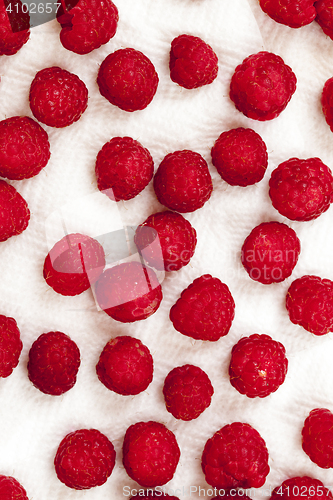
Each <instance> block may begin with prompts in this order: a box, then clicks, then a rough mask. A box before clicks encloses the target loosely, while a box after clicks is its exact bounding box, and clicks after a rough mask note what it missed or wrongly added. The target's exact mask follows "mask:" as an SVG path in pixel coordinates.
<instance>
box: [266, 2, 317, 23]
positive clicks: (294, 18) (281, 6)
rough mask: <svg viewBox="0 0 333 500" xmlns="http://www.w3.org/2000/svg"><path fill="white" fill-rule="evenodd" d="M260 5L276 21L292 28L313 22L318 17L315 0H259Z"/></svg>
mask: <svg viewBox="0 0 333 500" xmlns="http://www.w3.org/2000/svg"><path fill="white" fill-rule="evenodd" d="M259 1H260V7H261V8H262V10H263V11H264V12H266V14H268V15H269V17H271V18H272V19H274V21H276V22H277V23H280V24H285V25H286V26H289V27H290V28H300V27H301V26H305V25H306V24H310V23H312V21H313V20H314V18H315V17H316V9H315V8H314V6H313V4H314V0H259Z"/></svg>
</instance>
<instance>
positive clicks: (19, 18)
mask: <svg viewBox="0 0 333 500" xmlns="http://www.w3.org/2000/svg"><path fill="white" fill-rule="evenodd" d="M7 8H8V10H7ZM10 10H11V12H10ZM29 26H30V16H29V12H26V13H23V12H22V2H21V1H20V0H17V1H15V4H14V3H10V2H8V1H6V2H5V1H4V0H2V1H0V56H3V55H6V56H12V55H14V54H16V53H17V52H18V51H19V50H20V49H21V48H22V47H23V45H24V44H25V43H27V41H28V40H29V36H30V31H29Z"/></svg>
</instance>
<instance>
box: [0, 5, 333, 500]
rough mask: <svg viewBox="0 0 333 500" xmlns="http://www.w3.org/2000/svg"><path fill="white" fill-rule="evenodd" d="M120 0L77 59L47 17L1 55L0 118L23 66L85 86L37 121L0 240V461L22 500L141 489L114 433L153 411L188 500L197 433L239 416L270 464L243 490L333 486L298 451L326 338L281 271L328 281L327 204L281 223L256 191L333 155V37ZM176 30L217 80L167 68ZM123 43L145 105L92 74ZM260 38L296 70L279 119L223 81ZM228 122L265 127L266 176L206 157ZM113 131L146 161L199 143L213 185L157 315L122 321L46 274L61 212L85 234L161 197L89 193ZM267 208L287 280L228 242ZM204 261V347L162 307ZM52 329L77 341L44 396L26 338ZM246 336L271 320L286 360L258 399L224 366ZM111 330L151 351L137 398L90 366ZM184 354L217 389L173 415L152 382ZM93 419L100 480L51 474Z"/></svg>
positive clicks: (332, 366)
mask: <svg viewBox="0 0 333 500" xmlns="http://www.w3.org/2000/svg"><path fill="white" fill-rule="evenodd" d="M116 5H117V7H118V9H119V15H120V21H119V27H118V31H117V33H116V36H115V37H114V38H113V39H112V40H111V41H110V42H109V43H108V44H107V45H105V46H103V47H101V48H100V49H98V50H96V51H94V52H92V53H91V54H88V55H85V56H80V55H77V54H74V53H71V52H69V51H67V50H65V49H64V48H63V47H62V45H61V44H60V41H59V31H60V29H59V25H58V23H57V22H56V21H52V22H50V23H47V24H45V25H42V26H39V27H37V28H34V29H33V30H32V33H31V38H30V40H29V42H28V43H27V44H26V45H25V46H24V47H23V48H22V49H21V50H20V51H19V53H18V54H16V55H14V56H11V57H6V56H3V57H2V58H1V60H0V73H1V83H0V119H4V118H7V117H10V116H15V115H28V116H32V115H31V112H30V108H29V103H28V93H29V87H30V83H31V81H32V79H33V77H34V75H35V73H36V72H37V71H38V70H40V69H42V68H44V67H48V66H52V65H59V66H61V67H63V68H65V69H67V70H69V71H71V72H73V73H76V74H77V75H78V76H79V77H80V78H81V79H82V80H83V81H84V82H85V83H86V85H87V87H88V90H89V105H88V108H87V111H86V112H85V113H84V115H83V116H82V118H81V119H80V120H79V122H77V123H76V124H73V125H72V126H70V127H68V128H66V129H59V130H57V129H52V128H49V127H45V128H46V130H47V132H48V133H49V138H50V143H51V153H52V154H51V159H50V162H49V164H48V165H47V167H46V168H45V169H44V170H43V171H42V172H41V173H40V174H39V175H38V176H37V177H35V178H33V179H30V180H25V181H20V182H18V181H17V182H12V184H13V185H14V186H15V187H16V188H17V189H18V190H19V192H20V193H21V194H22V195H23V196H24V197H25V198H26V200H27V201H28V203H29V206H30V210H31V221H30V224H29V227H28V229H27V230H26V231H25V232H24V233H23V234H21V235H20V236H18V237H15V238H11V239H10V240H8V241H7V242H4V243H1V244H0V276H1V279H0V313H1V314H5V315H7V316H12V317H14V318H15V319H16V320H17V322H18V325H19V328H20V330H21V335H22V340H23V344H24V348H23V352H22V355H21V358H20V363H19V366H18V367H17V368H16V369H15V370H14V372H13V374H12V375H11V376H10V377H9V378H8V379H4V380H1V381H0V450H1V453H0V473H1V474H6V475H12V476H14V477H16V478H17V479H18V480H19V481H20V482H21V483H22V484H23V485H24V487H25V488H26V490H27V492H28V496H29V498H30V499H31V500H32V499H33V500H45V499H47V500H60V499H64V498H66V499H68V500H74V499H75V500H79V499H83V498H84V499H85V500H97V499H98V500H104V499H105V500H106V499H112V500H113V499H121V498H125V497H124V496H123V487H124V486H130V487H131V488H136V487H138V486H137V484H136V483H135V482H134V481H132V480H130V479H129V478H128V477H127V474H126V472H125V470H124V469H123V466H122V461H121V458H122V456H121V446H122V440H123V436H124V434H125V431H126V429H127V428H128V426H129V425H131V424H133V423H135V422H138V421H141V420H157V421H159V422H162V423H164V424H165V425H167V426H168V428H169V429H171V430H172V431H173V432H174V433H175V435H176V437H177V440H178V442H179V445H180V448H181V459H180V463H179V466H178V468H177V471H176V474H175V476H174V479H173V480H172V481H171V482H170V483H169V484H168V485H167V487H166V489H167V490H168V489H171V488H174V489H176V488H183V487H184V493H183V494H178V496H179V497H180V499H181V500H185V499H186V498H189V495H190V492H189V487H190V486H193V487H195V486H196V487H199V486H200V487H201V488H203V489H204V490H202V491H201V494H200V496H199V493H196V494H195V493H192V498H195V499H197V498H202V497H203V496H204V491H205V492H207V489H208V485H207V484H206V482H205V480H204V476H203V473H202V471H201V467H200V458H201V453H202V450H203V447H204V445H205V442H206V440H207V439H208V438H209V437H211V436H212V434H213V433H214V432H215V431H217V430H218V429H219V428H221V427H222V426H223V425H225V424H228V423H231V422H233V421H242V422H248V423H250V424H251V425H253V426H254V427H255V428H256V429H257V430H258V431H259V432H260V434H261V435H262V437H263V438H264V439H265V441H266V443H267V447H268V450H269V454H270V467H271V472H270V474H269V476H268V477H267V481H266V485H265V487H264V488H263V489H262V490H260V491H258V490H257V491H255V490H253V495H254V496H255V497H256V498H263V499H266V498H269V494H268V493H269V492H268V491H267V489H269V488H274V487H275V486H277V485H278V484H280V483H281V482H282V481H283V480H284V479H286V478H287V477H292V476H296V475H304V474H307V475H310V476H312V477H316V478H318V479H320V480H322V481H323V482H324V483H325V484H326V485H327V486H329V485H332V488H333V472H332V471H330V470H323V469H320V468H319V467H317V466H316V465H315V464H313V463H312V462H311V461H310V459H309V458H308V457H307V456H306V455H305V453H304V452H303V451H302V448H301V436H300V433H301V429H302V426H303V421H304V419H305V417H306V416H307V415H308V413H309V411H310V410H311V409H313V408H315V407H326V408H330V409H331V410H333V389H332V385H333V363H332V356H333V344H332V337H331V334H329V335H327V336H325V337H322V338H320V337H315V336H313V335H311V334H310V333H308V332H306V331H305V330H303V329H302V328H301V327H298V326H295V325H293V324H292V323H291V322H290V321H289V318H288V315H287V312H286V310H285V307H284V297H285V294H286V291H287V288H288V287H289V285H290V284H291V282H292V281H293V279H295V278H297V277H301V276H303V275H304V274H317V275H319V276H321V277H325V278H329V279H333V260H332V243H333V209H332V208H331V209H330V210H329V211H328V212H326V213H325V214H323V215H322V216H321V217H320V218H319V219H317V220H315V221H312V222H306V223H302V222H299V223H298V222H294V223H291V222H289V221H287V220H286V219H284V218H283V217H281V216H280V215H279V214H278V213H277V212H276V211H275V209H274V208H273V207H272V205H271V203H270V199H269V197H268V180H269V176H270V172H271V171H272V170H273V169H274V168H275V167H276V166H277V165H278V164H279V163H280V162H281V161H284V160H287V159H289V158H290V157H292V156H298V157H300V158H309V157H313V156H318V157H320V158H321V159H322V161H323V162H324V163H326V164H327V165H329V166H330V167H331V168H333V135H332V133H331V131H330V130H329V127H328V126H327V124H326V122H325V120H324V117H323V115H322V112H321V107H320V94H321V90H322V87H323V85H324V83H325V81H326V80H327V79H328V78H330V77H331V76H333V42H332V40H330V39H329V38H328V37H326V36H325V35H324V34H323V32H322V31H321V29H320V28H319V26H318V25H317V24H316V23H312V24H311V25H310V26H306V27H303V28H301V29H298V30H292V29H290V28H288V27H286V26H282V25H278V24H276V23H275V22H274V21H272V20H271V19H270V18H268V17H267V16H266V15H265V14H264V13H263V12H262V11H261V10H260V8H259V6H258V5H257V0H248V1H247V0H233V1H232V2H229V1H227V0H168V1H166V0H154V1H152V0H136V1H135V2H134V0H117V1H116ZM182 33H189V34H193V35H196V36H200V37H202V38H203V39H204V40H205V41H206V42H208V43H209V44H210V45H211V46H212V47H213V48H214V50H215V51H216V53H217V55H218V58H219V74H218V78H217V79H216V80H215V82H214V83H213V84H211V85H209V86H207V87H204V88H201V89H197V90H194V91H190V90H185V89H182V88H180V87H179V86H177V85H176V84H174V83H173V82H172V81H171V80H170V78H169V72H168V53H169V48H170V43H171V41H172V39H173V38H174V37H176V36H177V35H179V34H182ZM124 47H133V48H135V49H138V50H141V51H142V52H144V53H145V54H146V55H147V56H148V57H149V58H150V59H151V61H152V62H153V63H154V65H155V67H156V70H157V72H158V74H159V77H160V83H159V87H158V91H157V94H156V96H155V98H154V100H153V101H152V103H151V104H150V105H149V106H148V107H147V108H146V109H145V110H143V111H139V112H134V113H131V114H130V113H126V112H124V111H121V110H119V109H118V108H116V107H114V106H112V105H111V104H109V103H108V101H106V100H105V99H104V98H103V97H102V96H101V95H100V94H99V91H98V87H97V85H96V82H95V81H96V75H97V71H98V68H99V65H100V64H101V62H102V61H103V59H104V58H105V57H106V56H107V55H108V54H109V53H111V52H113V51H114V50H116V49H118V48H124ZM263 49H265V50H269V51H273V52H275V53H277V54H279V55H281V56H282V57H283V58H284V60H285V62H286V63H287V64H289V65H290V66H291V67H292V69H293V70H294V72H295V73H296V75H297V79H298V86H297V91H296V93H295V94H294V96H293V98H292V100H291V102H290V103H289V105H288V107H287V109H286V110H285V111H284V112H283V113H282V114H281V116H280V117H279V118H277V119H275V120H273V121H271V122H266V123H259V122H256V121H253V120H250V119H247V118H246V117H244V116H243V115H242V114H241V113H239V112H238V111H237V110H236V109H235V108H234V106H233V104H232V102H231V101H230V100H229V97H228V89H229V82H230V78H231V75H232V73H233V71H234V68H235V67H236V65H238V64H239V63H240V62H241V61H242V60H243V59H244V58H245V57H246V56H248V55H250V54H252V53H255V52H258V51H260V50H263ZM237 126H245V127H252V128H253V129H254V130H255V131H257V132H258V133H259V134H261V136H262V137H263V139H264V140H265V142H266V144H267V148H268V152H269V168H268V171H267V174H266V175H265V178H264V179H263V181H262V182H260V183H259V184H257V185H255V186H252V187H247V188H240V187H232V186H229V185H227V184H226V183H224V182H223V181H222V180H221V179H220V178H219V176H218V175H217V172H216V171H215V169H214V167H213V166H212V164H211V159H210V148H211V147H212V145H213V144H214V141H215V140H216V139H217V137H218V136H219V134H220V133H222V132H223V131H225V130H228V129H230V128H233V127H237ZM123 135H129V136H131V137H133V138H135V139H137V140H139V141H140V142H141V143H142V144H143V145H144V146H145V147H147V148H148V149H149V150H150V152H151V154H152V156H153V158H154V161H155V167H156V168H157V166H158V165H159V162H160V161H161V159H162V158H163V157H164V156H165V155H166V154H167V153H170V152H173V151H175V150H178V149H192V150H194V151H197V152H199V153H200V154H202V155H203V156H204V158H205V159H206V160H207V161H208V164H209V168H210V171H211V174H212V178H213V183H214V191H213V195H212V197H211V199H210V201H209V202H208V203H207V204H206V205H205V206H204V207H203V208H202V209H201V210H198V211H197V212H195V213H192V214H186V217H187V219H188V220H189V221H190V222H191V223H192V224H193V226H194V227H195V229H196V230H197V234H198V245H197V250H196V253H195V256H194V257H193V259H192V261H191V263H190V265H188V266H187V267H185V268H183V269H182V270H181V271H179V272H177V273H171V274H168V275H167V276H166V279H165V280H164V282H163V293H164V299H163V302H162V305H161V307H160V309H159V310H158V311H157V312H156V314H154V315H153V316H152V317H150V318H149V319H147V320H146V321H142V322H138V323H135V324H131V325H126V324H120V323H118V322H116V321H114V320H112V319H111V318H110V317H108V316H107V315H106V314H105V313H104V312H99V311H97V309H96V307H95V303H94V300H93V295H92V293H91V291H87V292H85V293H83V294H82V295H80V296H77V297H72V298H71V297H62V296H60V295H57V294H56V293H55V292H53V290H52V289H50V288H49V287H48V286H47V285H46V283H45V281H44V280H43V277H42V268H43V262H44V258H45V255H46V253H47V251H48V249H49V247H50V246H51V245H52V244H53V243H54V241H56V240H57V239H58V236H59V231H58V226H54V227H55V229H54V230H53V229H52V227H53V226H52V224H53V221H54V220H57V218H59V211H62V213H63V214H64V213H65V214H67V215H68V214H71V215H68V217H67V216H66V217H67V219H66V220H67V222H66V224H67V226H66V227H67V228H69V229H70V230H74V231H86V232H87V233H88V234H90V235H91V236H94V235H95V236H96V235H97V233H98V232H100V231H101V232H104V231H105V229H106V230H107V231H108V230H110V231H112V230H114V229H115V228H119V227H121V225H122V224H123V225H137V224H139V223H140V222H142V221H143V220H144V219H145V218H146V217H147V216H148V215H149V214H151V213H153V212H154V211H158V210H161V209H162V206H161V205H160V204H159V203H158V202H157V200H156V198H155V196H154V192H153V188H152V184H150V185H149V186H148V187H147V188H146V189H145V190H144V191H143V192H142V193H141V194H140V195H139V196H138V197H137V198H135V199H134V200H131V201H128V202H125V203H120V204H119V205H118V208H119V213H118V212H117V209H116V208H115V206H114V204H113V203H112V202H111V201H109V200H107V199H106V198H100V197H101V196H103V195H101V194H99V193H97V186H96V181H95V178H94V163H95V157H96V155H97V153H98V151H99V149H100V148H101V147H102V145H103V144H104V143H105V142H107V141H108V140H110V139H111V138H112V137H114V136H123ZM96 193H97V194H96ZM87 200H89V202H90V201H91V200H94V203H95V201H96V211H94V210H89V211H86V212H85V213H83V214H82V215H81V216H80V217H78V216H77V213H76V214H75V210H74V212H68V211H67V208H68V207H66V204H68V203H70V204H71V206H72V207H73V206H74V207H75V206H82V205H80V204H82V203H83V204H85V203H86V201H87ZM269 220H277V221H281V222H287V223H288V224H290V226H291V227H293V228H294V229H295V230H296V232H297V234H298V236H299V238H300V240H301V244H302V251H301V255H300V259H299V262H298V264H297V266H296V268H295V270H294V272H293V275H292V276H291V277H290V278H289V279H287V280H286V281H285V282H283V283H281V284H277V285H271V286H265V285H261V284H259V283H255V282H254V281H252V280H251V279H250V278H249V277H248V275H247V273H246V272H245V271H244V270H243V268H242V266H241V264H240V260H239V255H240V249H241V245H242V243H243V241H244V239H245V237H246V236H247V234H248V233H249V232H250V231H251V229H252V228H253V227H254V226H256V225H257V224H259V223H260V222H263V221H269ZM99 234H100V233H99ZM60 236H61V235H60ZM204 273H211V274H212V275H213V276H217V277H219V278H220V279H221V280H222V281H224V282H226V283H227V284H228V286H229V287H230V290H231V292H232V294H233V296H234V299H235V302H236V316H235V320H234V322H233V325H232V328H231V330H230V332H229V334H228V335H227V336H226V337H224V338H222V339H221V340H220V341H219V342H217V343H214V344H212V343H204V342H201V341H194V340H192V339H189V338H187V337H184V336H182V335H181V334H180V333H178V332H177V331H175V330H174V329H173V326H172V324H171V322H170V321H169V318H168V313H169V310H170V307H171V306H172V304H173V303H174V302H175V301H176V300H177V298H178V297H179V294H180V292H181V291H182V290H183V289H184V288H185V287H187V286H188V285H189V284H190V283H191V282H192V281H193V280H194V279H195V278H197V277H199V276H201V275H202V274H204ZM51 330H60V331H63V332H65V333H66V334H68V335H69V336H70V337H71V338H72V339H73V340H75V342H76V343H77V344H78V346H79V348H80V351H81V367H80V370H79V374H78V380H77V383H76V385H75V387H74V388H73V389H72V390H70V391H69V392H68V393H66V394H64V395H63V396H61V397H53V396H48V395H45V394H42V393H41V392H40V391H38V390H37V389H36V388H35V387H33V386H32V384H31V383H30V381H29V379H28V377H27V369H26V365H27V359H28V352H29V348H30V346H31V344H32V342H33V341H34V340H35V339H36V338H37V337H38V336H39V335H41V334H42V333H43V332H48V331H51ZM252 333H267V334H269V335H271V336H272V337H273V338H274V339H276V340H279V341H281V342H282V343H283V344H284V345H285V347H286V350H287V355H288V358H289V371H288V375H287V378H286V381H285V383H284V385H283V386H281V387H280V389H279V390H278V391H277V392H276V393H274V394H272V395H271V396H269V397H267V398H265V399H255V400H251V399H248V398H247V397H246V396H242V395H240V394H239V393H238V392H237V391H236V390H235V389H234V388H233V387H232V386H231V385H230V383H229V379H228V376H227V368H228V362H229V357H230V351H231V348H232V346H233V345H234V344H235V343H236V342H237V341H238V339H239V338H240V337H242V336H247V335H250V334H252ZM117 335H132V336H135V337H138V338H139V339H141V340H142V341H143V342H144V343H145V344H146V345H147V346H148V347H149V348H150V350H151V353H152V355H153V357H154V362H155V371H154V380H153V382H152V384H151V385H150V386H149V388H148V389H147V390H146V391H145V392H144V393H142V394H140V395H138V396H135V397H122V396H119V395H117V394H114V393H112V392H110V391H108V390H107V389H106V388H105V387H104V386H103V385H102V384H101V383H100V382H99V381H98V379H97V376H96V374H95V365H96V362H97V360H98V357H99V354H100V352H101V350H102V348H103V347H104V345H105V343H106V342H107V341H108V340H109V339H110V338H111V337H114V336H117ZM185 363H193V364H196V365H199V366H200V367H201V368H202V369H204V370H205V371H206V372H207V374H208V375H209V377H210V378H211V381H212V383H213V386H214V389H215V394H214V396H213V401H212V404H211V406H210V407H209V408H208V409H207V410H206V411H205V412H204V413H203V414H202V415H201V416H200V417H199V418H198V419H197V420H195V421H192V422H182V421H177V420H176V419H174V418H173V417H172V415H170V414H169V413H168V412H167V411H166V410H165V407H164V402H163V397H162V392H161V389H162V385H163V380H164V378H165V376H166V375H167V373H168V372H169V371H170V370H171V369H172V368H174V367H175V366H179V365H182V364H185ZM91 427H93V428H97V429H99V430H100V431H101V432H103V433H105V434H106V435H107V436H108V437H109V439H110V440H111V441H112V442H113V443H114V446H115V448H116V452H117V461H116V466H115V469H114V471H113V473H112V475H111V477H110V478H109V480H108V481H107V482H106V484H105V485H103V486H101V487H98V488H93V489H91V490H87V491H75V490H71V489H69V488H67V487H66V486H64V485H63V484H62V483H61V482H60V481H59V480H58V479H57V477H56V474H55V471H54V467H53V459H54V455H55V453H56V450H57V447H58V444H59V443H60V441H61V439H62V438H63V437H64V436H65V435H66V434H67V433H68V432H71V431H73V430H76V429H79V428H91ZM192 491H193V490H192ZM208 496H209V495H208Z"/></svg>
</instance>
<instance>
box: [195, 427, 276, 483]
mask: <svg viewBox="0 0 333 500" xmlns="http://www.w3.org/2000/svg"><path fill="white" fill-rule="evenodd" d="M201 467H202V470H203V472H204V474H205V476H206V481H207V483H208V484H210V485H211V486H213V487H216V488H226V489H230V488H260V486H262V485H263V484H264V483H265V479H266V476H267V474H268V473H269V465H268V451H267V448H266V444H265V441H264V440H263V438H262V437H261V436H260V434H259V432H258V431H256V430H255V429H254V428H253V427H251V425H249V424H244V423H241V422H233V423H232V424H229V425H226V426H224V427H222V429H220V430H219V431H217V432H216V433H215V434H214V435H213V437H211V438H210V439H208V441H207V443H206V445H205V448H204V451H203V454H202V459H201Z"/></svg>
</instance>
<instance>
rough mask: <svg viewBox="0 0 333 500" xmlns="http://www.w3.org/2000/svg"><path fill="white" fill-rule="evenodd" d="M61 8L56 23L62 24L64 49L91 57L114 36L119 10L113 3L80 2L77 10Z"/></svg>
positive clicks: (102, 0) (82, 0) (91, 0)
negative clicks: (91, 54) (90, 55)
mask: <svg viewBox="0 0 333 500" xmlns="http://www.w3.org/2000/svg"><path fill="white" fill-rule="evenodd" d="M65 3H67V10H66V12H64V9H63V6H62V5H61V6H60V8H59V10H58V12H57V21H58V22H59V23H60V24H61V27H62V30H61V32H60V41H61V43H62V45H63V46H64V47H65V49H68V50H71V51H72V52H75V53H76V54H88V53H89V52H91V51H92V50H95V49H98V48H99V47H101V45H104V44H105V43H107V42H108V41H109V40H111V38H112V37H113V36H114V35H115V33H116V30H117V24H118V19H119V16H118V9H117V7H116V6H115V5H114V3H113V2H112V1H111V0H79V1H76V2H75V4H74V7H71V5H68V1H67V2H65Z"/></svg>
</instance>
